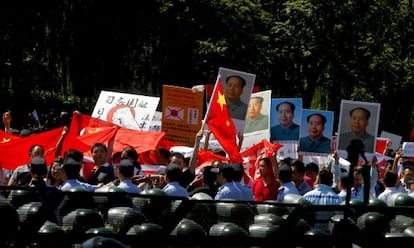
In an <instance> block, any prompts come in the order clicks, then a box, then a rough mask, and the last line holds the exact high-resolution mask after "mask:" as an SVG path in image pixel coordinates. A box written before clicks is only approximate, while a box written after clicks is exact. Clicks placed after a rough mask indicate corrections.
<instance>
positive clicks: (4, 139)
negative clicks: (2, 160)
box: [1, 138, 11, 143]
mask: <svg viewBox="0 0 414 248" xmlns="http://www.w3.org/2000/svg"><path fill="white" fill-rule="evenodd" d="M10 140H11V138H3V141H2V142H1V143H7V142H9V141H10Z"/></svg>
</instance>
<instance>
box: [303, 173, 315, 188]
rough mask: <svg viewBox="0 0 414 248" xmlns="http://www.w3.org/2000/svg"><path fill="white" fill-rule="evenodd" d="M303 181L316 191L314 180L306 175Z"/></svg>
mask: <svg viewBox="0 0 414 248" xmlns="http://www.w3.org/2000/svg"><path fill="white" fill-rule="evenodd" d="M303 181H305V182H306V183H307V184H309V186H310V187H311V189H314V188H315V185H314V183H313V181H312V178H310V177H308V176H306V175H304V176H303Z"/></svg>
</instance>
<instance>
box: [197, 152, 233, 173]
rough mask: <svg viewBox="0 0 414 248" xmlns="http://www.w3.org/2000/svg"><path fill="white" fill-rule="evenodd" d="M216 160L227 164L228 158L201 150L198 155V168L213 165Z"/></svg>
mask: <svg viewBox="0 0 414 248" xmlns="http://www.w3.org/2000/svg"><path fill="white" fill-rule="evenodd" d="M215 160H220V161H222V162H226V161H227V158H226V157H223V156H220V155H217V154H214V153H213V152H212V151H205V150H203V149H200V150H199V151H198V154H197V163H196V168H198V169H202V168H204V167H205V166H207V165H211V163H212V162H213V161H215Z"/></svg>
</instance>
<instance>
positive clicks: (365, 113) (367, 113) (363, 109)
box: [349, 107, 371, 120]
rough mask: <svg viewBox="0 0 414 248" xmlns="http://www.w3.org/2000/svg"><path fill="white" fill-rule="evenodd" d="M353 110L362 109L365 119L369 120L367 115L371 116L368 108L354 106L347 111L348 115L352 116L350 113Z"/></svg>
mask: <svg viewBox="0 0 414 248" xmlns="http://www.w3.org/2000/svg"><path fill="white" fill-rule="evenodd" d="M355 110H362V111H363V112H364V115H365V118H366V119H367V120H369V117H371V112H369V110H368V109H366V108H362V107H358V108H354V109H352V110H351V111H349V116H352V113H354V111H355Z"/></svg>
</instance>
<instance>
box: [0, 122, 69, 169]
mask: <svg viewBox="0 0 414 248" xmlns="http://www.w3.org/2000/svg"><path fill="white" fill-rule="evenodd" d="M62 131H63V127H61V128H56V129H52V130H50V131H46V132H42V133H38V134H33V135H30V136H27V137H22V138H16V139H10V140H8V142H4V143H0V165H1V167H2V168H3V169H7V170H14V169H16V167H17V166H19V165H22V164H26V163H28V162H29V160H30V158H29V149H30V147H31V146H32V145H34V144H39V145H42V146H43V147H44V148H45V159H46V162H47V164H48V165H50V164H51V163H52V161H53V159H54V157H55V151H56V144H57V142H58V140H59V139H60V136H61V135H62ZM3 141H4V140H3Z"/></svg>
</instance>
